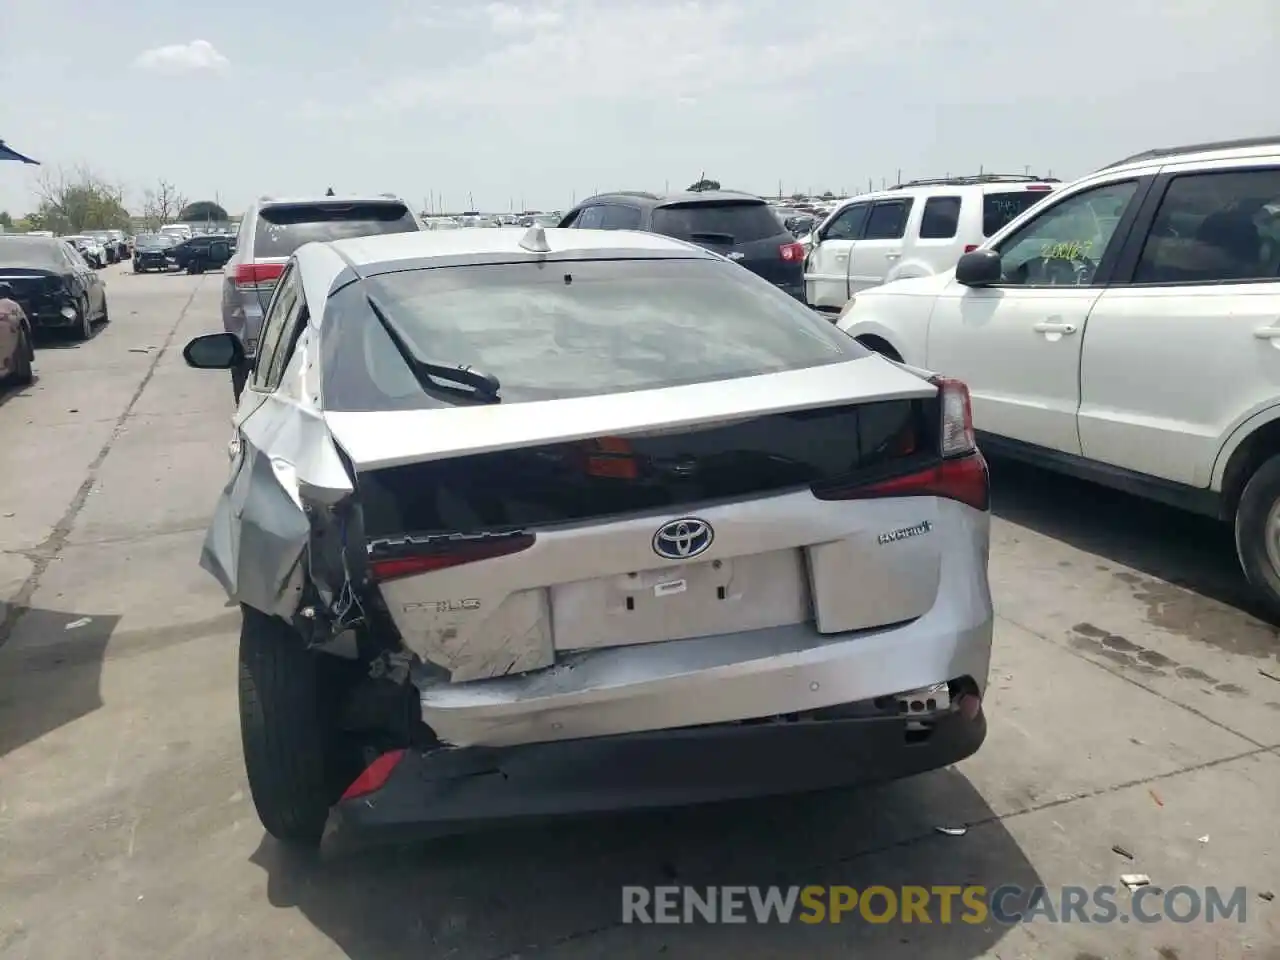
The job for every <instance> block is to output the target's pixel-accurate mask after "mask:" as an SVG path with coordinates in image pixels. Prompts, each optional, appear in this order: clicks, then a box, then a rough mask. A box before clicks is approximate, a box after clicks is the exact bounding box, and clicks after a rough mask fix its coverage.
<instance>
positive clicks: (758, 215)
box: [653, 201, 787, 243]
mask: <svg viewBox="0 0 1280 960" xmlns="http://www.w3.org/2000/svg"><path fill="white" fill-rule="evenodd" d="M653 230H654V233H661V234H665V235H666V236H668V237H675V238H676V239H677V240H694V239H696V238H699V237H712V236H714V237H716V238H717V239H720V240H721V241H722V242H725V243H751V242H752V241H755V240H768V239H769V238H770V237H776V236H778V235H780V234H784V233H787V229H786V228H785V227H784V226H783V225H782V221H781V220H779V219H778V218H777V217H776V216H774V214H773V211H772V210H770V209H769V206H768V204H766V203H763V202H761V203H735V202H732V201H731V202H727V203H694V204H677V205H674V206H668V207H659V208H658V209H657V210H655V211H653Z"/></svg>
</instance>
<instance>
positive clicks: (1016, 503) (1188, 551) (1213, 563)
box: [991, 458, 1270, 622]
mask: <svg viewBox="0 0 1280 960" xmlns="http://www.w3.org/2000/svg"><path fill="white" fill-rule="evenodd" d="M991 489H992V499H993V505H992V512H993V513H994V514H995V515H996V516H998V517H1000V518H1002V519H1004V520H1008V521H1009V522H1010V523H1016V524H1018V525H1019V526H1023V527H1028V528H1030V529H1032V530H1035V531H1036V532H1038V533H1042V534H1044V535H1045V536H1047V537H1052V538H1054V539H1055V540H1061V541H1062V542H1064V543H1069V544H1071V545H1072V546H1074V547H1077V548H1079V549H1081V550H1085V551H1087V552H1089V553H1094V554H1097V555H1099V556H1103V557H1106V558H1108V559H1110V560H1113V561H1115V562H1116V563H1121V564H1124V565H1125V566H1127V567H1132V568H1133V569H1135V570H1140V571H1142V572H1143V573H1145V574H1147V575H1149V576H1152V577H1157V578H1159V579H1160V580H1163V581H1165V582H1167V583H1171V584H1173V585H1175V586H1179V587H1185V588H1186V589H1188V590H1193V591H1195V592H1196V593H1198V594H1201V595H1202V596H1206V597H1210V598H1212V599H1214V600H1217V601H1219V602H1221V603H1225V604H1227V605H1228V606H1232V607H1235V608H1236V609H1238V610H1241V611H1243V612H1245V613H1248V614H1250V615H1251V616H1254V617H1257V618H1259V619H1261V620H1263V621H1267V622H1270V621H1269V620H1268V617H1267V614H1266V612H1265V611H1264V610H1263V609H1262V608H1261V606H1260V605H1259V604H1258V602H1257V601H1256V600H1255V599H1254V595H1253V591H1252V588H1251V587H1250V586H1249V583H1248V581H1246V580H1245V578H1244V574H1243V573H1242V572H1241V570H1240V564H1239V561H1238V560H1237V558H1236V549H1235V535H1234V533H1233V531H1232V529H1231V527H1230V525H1229V524H1226V523H1222V522H1219V521H1217V520H1214V519H1212V518H1210V517H1203V516H1199V515H1197V514H1193V513H1188V512H1186V511H1184V510H1177V509H1175V508H1173V507H1166V506H1164V505H1163V504H1159V503H1155V502H1153V501H1150V500H1144V499H1142V498H1141V497H1135V496H1132V495H1130V494H1127V493H1121V492H1120V491H1118V490H1112V489H1111V488H1109V487H1104V486H1100V485H1098V484H1094V483H1089V482H1088V481H1085V480H1077V479H1075V478H1073V477H1067V476H1064V475H1062V474H1059V473H1054V472H1052V471H1049V470H1041V469H1039V468H1037V467H1033V466H1029V465H1027V464H1023V463H1018V462H1015V461H1010V460H997V459H994V458H993V459H992V461H991Z"/></svg>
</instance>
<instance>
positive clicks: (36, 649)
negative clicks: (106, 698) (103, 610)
mask: <svg viewBox="0 0 1280 960" xmlns="http://www.w3.org/2000/svg"><path fill="white" fill-rule="evenodd" d="M86 619H87V620H88V621H89V622H88V623H84V624H82V625H80V626H75V627H73V626H71V625H72V624H77V623H79V622H80V621H83V620H86ZM119 621H120V618H119V617H118V616H115V615H110V616H102V615H98V614H83V613H63V612H61V611H57V610H41V609H39V608H30V609H27V610H25V611H23V613H22V619H21V620H19V621H18V625H17V629H16V630H15V631H14V633H15V635H19V636H20V638H21V640H20V643H18V644H15V643H14V642H13V640H12V638H11V639H10V641H9V642H7V643H5V644H4V646H0V757H3V756H6V755H7V754H8V753H10V752H11V751H13V750H16V749H17V748H18V747H21V746H22V745H23V744H26V743H30V742H31V741H32V740H36V739H38V738H39V737H42V736H44V735H45V734H46V733H49V732H50V731H52V730H56V729H58V728H59V727H61V726H63V725H65V724H68V723H70V722H71V721H73V720H78V719H80V718H81V717H83V716H85V715H86V714H89V713H92V712H93V711H94V710H97V709H98V708H99V707H101V706H102V695H101V691H100V689H99V680H100V678H101V674H102V658H103V654H104V653H105V652H106V648H107V641H108V640H109V639H110V638H111V634H112V632H113V631H114V630H115V628H116V624H117V623H119Z"/></svg>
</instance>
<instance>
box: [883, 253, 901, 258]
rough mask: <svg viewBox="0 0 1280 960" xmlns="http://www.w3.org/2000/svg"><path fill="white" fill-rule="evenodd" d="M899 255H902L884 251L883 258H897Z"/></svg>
mask: <svg viewBox="0 0 1280 960" xmlns="http://www.w3.org/2000/svg"><path fill="white" fill-rule="evenodd" d="M900 256H902V254H900V253H886V254H885V255H884V258H885V259H886V260H897V259H898V258H899V257H900Z"/></svg>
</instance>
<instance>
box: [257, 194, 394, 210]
mask: <svg viewBox="0 0 1280 960" xmlns="http://www.w3.org/2000/svg"><path fill="white" fill-rule="evenodd" d="M333 203H385V204H387V205H391V204H397V203H398V204H400V205H402V206H407V204H405V201H404V200H403V199H401V198H400V197H388V196H386V195H385V194H380V195H378V196H372V197H371V196H364V195H360V194H355V195H352V196H332V197H327V196H323V197H322V196H299V197H260V198H259V199H257V200H255V201H254V203H253V209H255V210H262V209H265V208H267V207H281V206H284V207H296V206H302V205H307V204H316V205H318V206H322V205H324V204H333Z"/></svg>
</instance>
